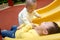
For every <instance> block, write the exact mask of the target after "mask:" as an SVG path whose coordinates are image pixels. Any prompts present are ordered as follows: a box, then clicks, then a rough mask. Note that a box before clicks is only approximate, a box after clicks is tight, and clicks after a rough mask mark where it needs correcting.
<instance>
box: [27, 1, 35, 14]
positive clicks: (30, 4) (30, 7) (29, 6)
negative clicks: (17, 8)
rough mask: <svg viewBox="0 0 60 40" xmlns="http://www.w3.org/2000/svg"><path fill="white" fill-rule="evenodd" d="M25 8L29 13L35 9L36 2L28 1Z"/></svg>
mask: <svg viewBox="0 0 60 40" xmlns="http://www.w3.org/2000/svg"><path fill="white" fill-rule="evenodd" d="M26 8H27V11H28V12H30V13H31V12H32V11H34V10H35V9H36V2H31V1H30V2H29V1H28V2H27V3H26Z"/></svg>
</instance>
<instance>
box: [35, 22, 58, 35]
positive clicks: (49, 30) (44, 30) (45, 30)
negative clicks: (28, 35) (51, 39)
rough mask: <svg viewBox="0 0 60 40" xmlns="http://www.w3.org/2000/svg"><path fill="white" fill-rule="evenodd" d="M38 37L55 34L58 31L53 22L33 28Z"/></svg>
mask: <svg viewBox="0 0 60 40" xmlns="http://www.w3.org/2000/svg"><path fill="white" fill-rule="evenodd" d="M35 29H36V30H37V32H38V33H39V34H40V35H48V34H54V33H57V32H58V30H59V27H58V25H57V24H56V23H55V22H43V23H41V25H40V26H39V27H36V28H35Z"/></svg>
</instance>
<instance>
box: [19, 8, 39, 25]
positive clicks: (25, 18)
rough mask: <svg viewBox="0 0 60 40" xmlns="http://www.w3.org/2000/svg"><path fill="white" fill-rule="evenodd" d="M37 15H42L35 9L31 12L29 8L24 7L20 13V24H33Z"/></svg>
mask: <svg viewBox="0 0 60 40" xmlns="http://www.w3.org/2000/svg"><path fill="white" fill-rule="evenodd" d="M36 16H37V17H40V15H39V14H38V13H36V12H35V11H34V12H33V13H31V14H29V13H28V12H27V9H26V8H24V9H23V10H22V11H21V12H20V13H19V14H18V22H19V25H21V24H22V23H25V24H31V22H32V19H34V18H36Z"/></svg>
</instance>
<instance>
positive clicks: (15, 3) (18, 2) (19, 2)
mask: <svg viewBox="0 0 60 40" xmlns="http://www.w3.org/2000/svg"><path fill="white" fill-rule="evenodd" d="M23 3H25V2H16V3H14V5H15V4H23Z"/></svg>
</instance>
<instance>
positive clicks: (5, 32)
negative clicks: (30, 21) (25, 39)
mask: <svg viewBox="0 0 60 40" xmlns="http://www.w3.org/2000/svg"><path fill="white" fill-rule="evenodd" d="M16 30H17V26H16V25H13V26H12V28H11V30H9V31H8V30H2V31H1V34H2V37H11V38H15V32H16Z"/></svg>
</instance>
